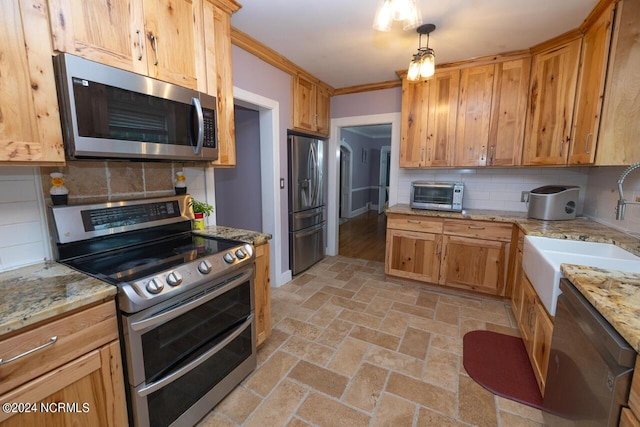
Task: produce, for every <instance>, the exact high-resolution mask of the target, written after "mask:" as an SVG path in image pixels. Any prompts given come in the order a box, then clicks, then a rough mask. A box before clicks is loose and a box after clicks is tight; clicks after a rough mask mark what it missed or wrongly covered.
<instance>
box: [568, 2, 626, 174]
mask: <svg viewBox="0 0 640 427" xmlns="http://www.w3.org/2000/svg"><path fill="white" fill-rule="evenodd" d="M614 6H615V4H611V5H609V7H607V9H606V10H605V11H604V12H603V13H602V15H600V17H599V18H598V20H597V21H596V22H595V23H594V24H593V25H592V26H591V27H589V29H588V30H587V32H586V33H585V35H584V40H583V42H582V61H581V62H582V65H581V68H580V81H579V82H578V92H577V95H576V111H575V123H574V128H573V140H572V141H571V151H570V152H569V164H590V163H593V162H594V160H595V156H596V144H597V142H598V129H599V127H600V114H601V112H602V100H603V98H604V82H605V76H606V71H607V64H608V58H609V45H610V43H611V31H612V28H613V25H612V23H613V10H614Z"/></svg>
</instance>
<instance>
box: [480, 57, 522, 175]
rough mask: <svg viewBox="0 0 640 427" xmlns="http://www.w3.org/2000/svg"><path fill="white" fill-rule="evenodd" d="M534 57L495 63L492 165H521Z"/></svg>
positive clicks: (492, 110) (490, 142)
mask: <svg viewBox="0 0 640 427" xmlns="http://www.w3.org/2000/svg"><path fill="white" fill-rule="evenodd" d="M530 73H531V58H523V59H518V60H513V61H506V62H501V63H498V64H496V69H495V77H494V84H493V98H492V100H491V127H490V129H489V149H488V151H489V154H488V158H487V165H489V166H517V165H520V163H522V144H523V140H524V122H525V117H526V114H527V92H528V88H529V75H530Z"/></svg>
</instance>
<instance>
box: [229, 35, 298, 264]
mask: <svg viewBox="0 0 640 427" xmlns="http://www.w3.org/2000/svg"><path fill="white" fill-rule="evenodd" d="M231 55H232V61H233V85H234V86H236V87H239V88H241V89H244V90H247V91H249V92H252V93H255V94H257V95H260V96H264V97H265V98H269V99H272V100H274V101H277V102H278V106H279V114H278V118H279V125H280V126H279V140H278V141H277V143H278V144H280V147H279V148H280V159H279V160H280V170H279V171H276V172H275V174H276V176H278V177H279V179H280V178H281V179H284V181H285V186H284V188H283V189H280V192H281V193H280V195H281V197H280V212H281V215H280V236H279V238H276V237H275V236H274V241H272V244H277V242H278V241H279V242H281V244H280V248H279V250H280V253H281V254H282V258H281V260H280V271H277V272H274V273H275V274H276V275H277V276H280V275H281V274H282V273H283V272H286V271H288V270H289V244H288V242H289V221H288V218H287V212H288V198H287V191H288V190H287V188H288V182H287V179H288V178H287V129H288V128H289V127H290V125H291V76H290V75H289V74H287V73H285V72H284V71H282V70H279V69H277V68H276V67H274V66H272V65H269V64H267V63H266V62H264V61H262V60H261V59H259V58H258V57H256V56H255V55H252V54H250V53H249V52H247V51H245V50H244V49H241V48H239V47H237V46H235V45H233V46H232V47H231Z"/></svg>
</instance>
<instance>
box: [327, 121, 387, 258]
mask: <svg viewBox="0 0 640 427" xmlns="http://www.w3.org/2000/svg"><path fill="white" fill-rule="evenodd" d="M380 124H387V125H389V124H390V125H391V144H390V147H391V148H390V150H389V151H390V156H389V192H388V201H387V204H388V205H389V206H393V205H394V204H395V203H396V202H397V194H396V191H395V189H396V188H397V181H398V172H399V154H398V153H399V151H398V150H399V147H400V113H385V114H372V115H368V116H354V117H341V118H337V119H332V120H331V137H330V139H329V156H328V159H329V161H328V162H327V163H328V191H327V193H328V199H327V250H326V254H327V255H337V254H338V250H339V218H340V192H341V187H340V181H341V180H340V139H341V138H340V133H341V130H342V128H345V127H353V126H365V125H380ZM351 148H352V150H353V153H352V162H355V161H358V159H360V161H361V160H362V159H361V156H360V154H359V152H358V151H357V150H356V149H355V147H353V146H352V147H351ZM362 157H365V158H366V155H365V156H362ZM355 186H356V184H353V183H352V187H353V188H352V192H353V190H354V189H356V187H355ZM377 190H378V184H376V193H377ZM385 197H387V196H385ZM376 204H379V203H376ZM352 207H353V206H352ZM373 213H374V214H375V215H376V217H378V214H377V212H373ZM350 221H352V220H350Z"/></svg>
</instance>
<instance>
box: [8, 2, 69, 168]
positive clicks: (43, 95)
mask: <svg viewBox="0 0 640 427" xmlns="http://www.w3.org/2000/svg"><path fill="white" fill-rule="evenodd" d="M50 42H51V38H50V33H49V22H48V18H47V4H46V1H44V0H19V1H18V0H12V1H2V2H0V58H2V60H1V61H0V147H2V150H1V151H0V164H6V165H11V164H21V163H22V164H26V162H29V163H31V164H43V165H44V164H55V163H57V164H63V163H64V148H63V144H62V132H61V130H60V114H59V112H58V99H57V95H56V85H55V81H54V77H53V76H54V73H53V63H52V62H51V46H50Z"/></svg>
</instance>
